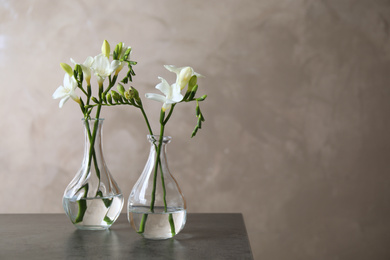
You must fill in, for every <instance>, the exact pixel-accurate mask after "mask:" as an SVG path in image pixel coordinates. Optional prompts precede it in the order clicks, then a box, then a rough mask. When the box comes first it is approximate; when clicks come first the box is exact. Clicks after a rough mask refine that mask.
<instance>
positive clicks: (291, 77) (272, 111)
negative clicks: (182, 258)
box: [0, 0, 390, 260]
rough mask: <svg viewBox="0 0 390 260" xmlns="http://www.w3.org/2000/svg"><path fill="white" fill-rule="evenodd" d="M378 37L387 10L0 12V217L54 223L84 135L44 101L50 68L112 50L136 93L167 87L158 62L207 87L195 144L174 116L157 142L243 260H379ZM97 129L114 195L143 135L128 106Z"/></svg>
mask: <svg viewBox="0 0 390 260" xmlns="http://www.w3.org/2000/svg"><path fill="white" fill-rule="evenodd" d="M389 23H390V1H388V0H386V1H385V0H383V1H381V0H374V1H364V0H361V1H357V0H342V1H340V0H326V1H314V0H296V1H289V0H277V1H275V0H240V1H233V0H230V1H215V0H211V1H195V0H188V1H180V0H166V1H135V0H131V1H124V0H123V1H120V0H115V1H109V2H108V1H86V0H85V1H49V0H47V1H44V0H36V1H33V0H31V1H10V0H8V1H7V0H2V1H0V71H1V73H0V82H1V85H0V88H1V92H0V118H1V121H0V122H1V123H0V125H1V128H0V166H1V167H0V174H1V183H2V185H1V186H2V188H1V189H0V193H1V196H0V204H1V208H0V212H1V213H12V212H18V213H30V212H34V213H35V212H36V213H38V212H63V209H62V204H61V198H62V193H63V190H64V189H65V187H66V186H67V184H68V183H69V182H70V180H71V179H72V178H73V176H74V174H75V173H76V172H77V170H78V168H79V166H80V164H81V159H82V153H83V128H82V124H81V122H80V118H81V113H80V112H79V108H78V106H77V105H76V104H75V103H74V102H71V101H69V103H67V104H66V105H65V106H64V108H62V109H58V101H57V100H52V99H51V95H52V93H53V92H54V90H55V89H56V88H57V87H58V86H59V85H61V84H62V79H63V74H64V73H63V71H62V70H61V68H60V67H59V63H60V62H69V58H70V57H72V58H74V59H75V60H77V61H83V60H84V59H85V57H86V56H88V55H95V54H97V53H99V52H100V47H101V43H102V41H103V39H107V40H108V41H109V42H110V43H111V44H112V45H114V44H116V43H117V42H119V41H124V42H125V43H126V44H129V45H131V46H132V47H133V55H132V58H133V59H134V60H136V61H138V62H139V64H138V65H137V66H136V67H135V71H136V73H137V76H136V77H135V79H134V83H133V85H134V86H135V87H136V88H138V89H139V90H140V92H141V93H146V92H155V90H154V86H155V85H156V84H157V83H158V82H159V81H158V79H157V76H163V77H165V78H167V79H169V80H170V81H173V80H174V75H171V74H170V73H169V72H166V71H165V69H164V68H163V67H162V65H164V64H175V65H178V66H183V65H190V66H192V67H194V68H195V70H196V71H198V72H200V73H201V74H203V75H205V76H206V78H205V79H202V80H201V81H200V87H201V90H200V93H201V94H206V93H207V94H208V95H209V97H208V100H207V101H206V102H204V103H203V104H202V105H203V106H202V111H203V112H204V114H205V116H206V122H205V124H204V127H203V129H202V130H201V131H200V132H199V134H198V136H197V137H196V138H195V139H190V138H189V136H190V134H191V131H192V129H193V127H194V126H195V118H194V116H193V107H192V106H186V105H184V106H182V107H181V108H180V109H177V110H176V111H175V113H174V115H173V118H172V120H171V121H170V123H169V124H168V127H167V131H166V133H167V134H169V135H172V136H173V142H172V143H171V144H170V145H169V147H168V148H169V151H168V156H169V161H170V168H171V171H172V173H173V174H174V176H175V177H176V179H177V180H178V182H179V183H180V184H181V187H182V190H183V191H184V194H185V196H186V198H187V202H188V208H189V212H242V213H243V214H244V217H245V221H246V225H247V229H248V233H249V237H250V241H251V244H252V248H253V253H254V256H255V258H256V259H354V260H358V259H389V257H390V249H388V247H387V246H388V241H389V239H390V223H389V219H390V203H389V196H390V178H389V171H390V160H389V158H390V134H389V133H390V120H389V118H390V114H389V112H390V27H389V26H390V25H389ZM156 93H157V92H156ZM145 102H146V110H147V112H148V113H149V114H150V115H151V121H152V122H153V127H154V128H155V129H156V128H157V127H158V125H157V124H158V116H159V112H158V111H159V109H160V104H158V103H157V102H153V101H149V102H148V101H145ZM103 117H105V118H106V121H105V126H104V127H105V128H104V134H105V136H104V151H105V155H106V162H107V164H108V166H109V168H110V170H111V172H112V173H113V175H114V177H115V179H116V180H117V182H118V183H119V184H120V187H121V189H122V191H123V193H124V194H125V197H127V196H128V195H129V193H130V190H131V188H132V186H133V185H134V183H135V181H136V179H137V177H138V175H139V174H140V173H141V171H142V169H143V166H144V163H145V162H146V158H147V156H148V149H149V144H148V142H147V141H146V137H145V135H146V134H147V131H146V128H145V126H144V122H143V119H142V117H141V115H140V114H139V111H137V110H135V109H131V108H130V107H124V108H119V109H117V108H116V109H105V110H104V111H103Z"/></svg>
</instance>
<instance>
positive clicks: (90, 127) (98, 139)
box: [83, 118, 104, 163]
mask: <svg viewBox="0 0 390 260" xmlns="http://www.w3.org/2000/svg"><path fill="white" fill-rule="evenodd" d="M103 122H104V119H101V118H98V119H95V118H94V119H88V120H84V119H83V124H84V135H85V141H84V143H85V145H84V162H85V163H88V161H90V160H91V154H92V153H94V155H95V156H96V158H97V159H98V161H104V158H103V147H102V141H103ZM91 147H93V149H91Z"/></svg>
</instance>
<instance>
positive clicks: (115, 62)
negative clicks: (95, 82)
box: [110, 60, 121, 74]
mask: <svg viewBox="0 0 390 260" xmlns="http://www.w3.org/2000/svg"><path fill="white" fill-rule="evenodd" d="M120 65H121V62H120V61H119V60H113V61H112V62H111V68H110V70H111V72H110V74H111V73H112V72H113V71H116V69H117V68H118V67H119V66H120Z"/></svg>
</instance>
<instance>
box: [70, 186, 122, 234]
mask: <svg viewBox="0 0 390 260" xmlns="http://www.w3.org/2000/svg"><path fill="white" fill-rule="evenodd" d="M63 204H64V209H65V211H66V214H67V215H68V216H69V218H70V220H71V221H72V223H73V224H74V225H75V226H76V227H77V228H80V229H93V230H95V229H107V228H109V227H110V226H111V225H112V224H113V223H114V221H115V220H116V219H117V218H118V216H119V213H120V212H121V209H122V206H123V195H121V194H119V195H116V196H111V197H95V198H81V199H76V198H68V197H64V198H63Z"/></svg>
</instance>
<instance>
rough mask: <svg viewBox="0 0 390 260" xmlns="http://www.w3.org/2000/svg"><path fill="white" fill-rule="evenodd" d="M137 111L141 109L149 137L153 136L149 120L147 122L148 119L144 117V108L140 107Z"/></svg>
mask: <svg viewBox="0 0 390 260" xmlns="http://www.w3.org/2000/svg"><path fill="white" fill-rule="evenodd" d="M139 109H141V112H142V115H143V116H144V119H145V122H146V125H147V126H148V130H149V133H150V135H153V131H152V128H151V127H150V124H149V120H148V117H147V116H146V113H145V110H144V107H143V106H140V108H139Z"/></svg>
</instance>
